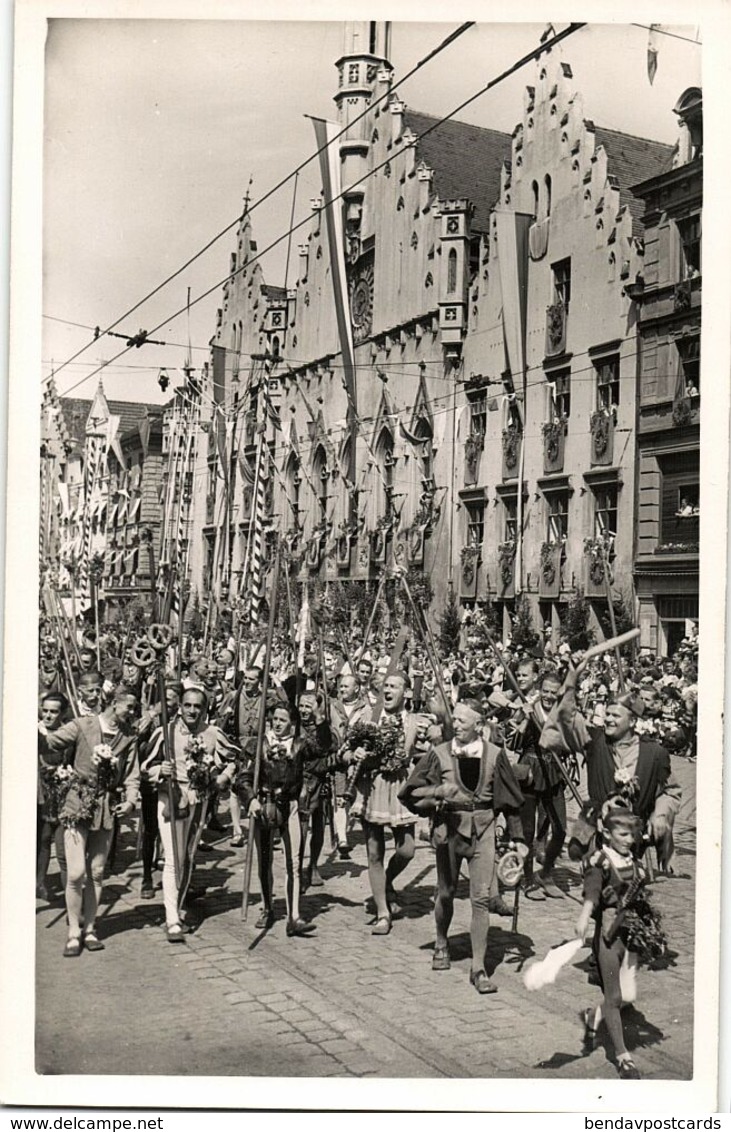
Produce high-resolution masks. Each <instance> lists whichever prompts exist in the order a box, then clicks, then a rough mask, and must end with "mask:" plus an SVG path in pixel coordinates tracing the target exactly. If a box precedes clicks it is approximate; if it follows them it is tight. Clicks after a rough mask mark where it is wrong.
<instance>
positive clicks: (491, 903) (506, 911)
mask: <svg viewBox="0 0 731 1132" xmlns="http://www.w3.org/2000/svg"><path fill="white" fill-rule="evenodd" d="M487 910H488V912H492V913H493V915H495V916H511V917H512V915H513V909H512V908H511V907H510V905H509V904H506V903H505V901H504V900H503V898H502V896H491V897H490V899H489V900H488V902H487Z"/></svg>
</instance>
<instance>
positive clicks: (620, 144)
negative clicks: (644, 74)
mask: <svg viewBox="0 0 731 1132" xmlns="http://www.w3.org/2000/svg"><path fill="white" fill-rule="evenodd" d="M594 136H595V138H596V144H597V145H598V146H599V145H601V146H604V149H605V150H606V153H607V172H608V173H609V174H610V175H613V176H615V177H616V178H617V180H618V181H619V191H620V197H621V200H622V203H623V204H626V205H627V206H628V208H629V210H630V212H631V214H632V232H633V234H634V235H639V234H641V232H642V223H641V219H642V215H643V213H644V211H645V204H644V201H643V200H642V199H641V198H640V197H636V196H633V194H632V192H631V188H632V185H638V184H639V183H640V181H646V180H647V178H648V177H657V176H658V175H659V174H660V173H667V171H668V169H670V168H671V166H672V157H673V151H674V149H675V147H674V146H672V145H666V144H665V142H658V141H651V140H650V139H649V138H638V137H635V136H634V134H623V133H620V131H619V130H606V129H604V128H603V127H601V126H596V127H595V130H594Z"/></svg>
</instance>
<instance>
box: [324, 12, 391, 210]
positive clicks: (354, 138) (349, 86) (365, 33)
mask: <svg viewBox="0 0 731 1132" xmlns="http://www.w3.org/2000/svg"><path fill="white" fill-rule="evenodd" d="M390 47H391V25H390V24H389V23H384V22H381V21H376V20H370V21H368V20H350V21H349V22H348V23H346V25H345V53H344V54H343V55H342V56H341V58H340V59H338V61H337V63H336V64H335V66H336V67H337V69H338V91H337V94H336V95H335V103H336V105H337V108H338V122H339V123H340V125H341V127H342V126H348V129H347V130H346V132H345V133H344V134H343V136H342V138H341V139H340V157H341V161H342V170H341V172H342V183H343V188H344V189H345V194H344V195H345V199H346V202H347V209H346V216H347V220H348V223H349V225H350V224H353V223H355V222H356V221H358V220H359V219H360V211H361V207H362V203H363V186H362V185H358V186H357V187H356V188H355V189H354V190H353V192H352V193H348V191H347V188H348V185H352V184H354V183H355V182H357V181H359V180H360V179H361V177H364V176H365V174H366V173H367V171H368V166H367V159H368V149H369V146H370V136H369V133H368V130H369V123H368V120H367V119H366V118H361V120H360V121H358V122H355V121H354V120H355V119H356V118H358V116H359V115H360V114H362V113H363V111H364V110H366V109H367V108H368V106H370V104H371V102H372V101H373V99H374V97H379V96H380V95H381V94H384V93H385V92H386V90H387V89H388V87H389V86H390V84H391V75H392V72H393V68H392V66H391V64H390V62H389V60H388V55H389V52H390ZM350 122H354V125H353V126H352V127H350V126H349V123H350Z"/></svg>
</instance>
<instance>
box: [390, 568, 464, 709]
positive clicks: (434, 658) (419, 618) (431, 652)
mask: <svg viewBox="0 0 731 1132" xmlns="http://www.w3.org/2000/svg"><path fill="white" fill-rule="evenodd" d="M400 580H401V585H402V586H403V588H404V592H405V593H406V597H407V598H408V600H409V603H410V605H411V608H412V609H413V611H414V618H415V620H416V624H417V627H418V628H419V629H420V630H421V635H422V639H423V641H424V646H425V648H426V655H427V657H428V658H429V662H430V664H431V666H432V670H433V672H434V676H435V678H436V682H437V685H438V687H439V692H440V694H441V697H442V700H443V701H444V710H445V711H446V713H447V716H448V718H449V721H450V723H451V720H452V705H451V704H450V702H449V700H448V698H447V689H446V688H445V687H444V677H443V676H442V671H441V669H440V667H439V657H438V655H437V651H436V647H435V645H434V638H433V637H432V635H431V630H430V628H429V622H428V621H427V619H426V617H425V616H424V611H423V610H420V609H419V607H418V606H417V604H416V602H415V601H414V595H413V594H412V592H411V587H410V586H409V583H408V582H407V581H406V575H405V574H404V573H401V574H400Z"/></svg>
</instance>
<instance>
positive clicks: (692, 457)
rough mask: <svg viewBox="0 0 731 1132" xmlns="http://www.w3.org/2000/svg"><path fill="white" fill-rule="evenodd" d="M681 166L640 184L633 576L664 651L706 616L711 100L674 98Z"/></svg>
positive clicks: (653, 642)
mask: <svg viewBox="0 0 731 1132" xmlns="http://www.w3.org/2000/svg"><path fill="white" fill-rule="evenodd" d="M675 114H676V115H677V117H678V121H679V125H680V138H679V142H678V147H677V151H676V154H675V158H674V161H673V167H672V169H670V170H668V171H667V172H665V173H663V174H662V175H659V176H656V177H652V178H650V179H647V180H645V181H643V182H642V183H641V184H639V185H637V186H636V187H635V189H634V192H635V194H636V195H637V196H638V197H640V198H641V199H642V201H643V202H644V206H645V212H644V216H643V224H644V229H645V261H644V268H643V271H642V274H641V276H640V277H639V278H638V279H636V280H635V282H634V287H633V292H634V294H635V296H636V302H637V304H638V307H639V310H640V319H639V334H640V351H639V369H638V373H639V378H638V380H639V410H638V447H639V479H638V489H639V490H638V508H637V544H636V556H635V561H634V576H635V586H636V589H637V596H638V599H639V614H640V617H639V625H640V629H641V632H642V636H641V643H642V644H643V645H644V646H646V647H648V648H651V649H652V650H653V651H657V652H660V653H662V654H665V653H672V651H673V650H674V648H675V646H676V645H677V643H678V642H679V641H680V640H681V639H682V638H683V637H684V636H686V635H688V633H689V631H690V630H691V626H693V625H697V621H698V549H699V538H700V512H701V506H700V505H701V487H700V403H701V378H700V333H701V294H702V274H701V219H702V214H703V101H702V95H701V91H700V90H699V89H697V88H690V89H689V90H686V91H685V92H684V94H683V95H682V96H681V98H680V99H679V101H678V103H677V105H676V106H675Z"/></svg>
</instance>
